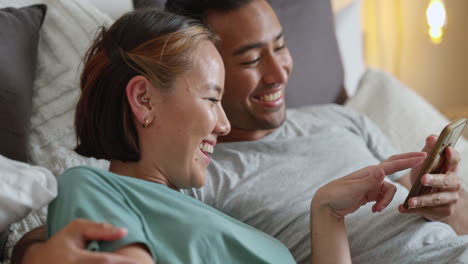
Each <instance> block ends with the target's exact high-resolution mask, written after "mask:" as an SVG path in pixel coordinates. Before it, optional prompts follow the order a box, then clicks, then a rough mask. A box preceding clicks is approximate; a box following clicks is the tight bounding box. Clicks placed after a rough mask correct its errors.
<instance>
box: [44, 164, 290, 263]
mask: <svg viewBox="0 0 468 264" xmlns="http://www.w3.org/2000/svg"><path fill="white" fill-rule="evenodd" d="M58 183H59V187H58V190H59V193H58V196H57V198H56V199H55V200H54V201H53V202H52V203H51V204H50V205H49V211H48V218H47V235H48V236H49V237H50V236H52V235H53V234H55V233H56V232H58V231H59V230H61V229H62V228H63V227H65V226H66V225H67V224H68V223H69V222H71V221H72V220H73V219H75V218H85V219H89V220H93V221H98V222H106V223H111V224H113V225H115V226H120V227H126V228H127V229H128V235H127V236H126V237H125V238H123V239H121V240H118V241H114V242H104V241H100V242H99V248H100V250H101V251H107V252H110V251H114V250H117V249H119V248H121V247H123V246H125V245H129V244H133V243H142V244H144V245H146V246H147V247H148V249H149V250H150V252H151V254H152V256H153V259H154V260H155V261H156V262H157V263H282V264H283V263H295V262H294V259H293V257H292V255H291V253H290V252H289V250H288V249H287V248H286V247H285V246H284V245H283V244H282V243H281V242H279V241H278V240H276V239H275V238H273V237H271V236H269V235H267V234H265V233H263V232H261V231H259V230H257V229H255V228H253V227H251V226H249V225H246V224H244V223H242V222H240V221H237V220H235V219H234V218H232V217H229V216H227V215H225V214H223V213H221V212H220V211H218V210H216V209H214V208H212V207H210V206H208V205H206V204H204V203H202V202H200V201H198V200H195V199H193V198H191V197H189V196H187V195H185V194H183V193H180V192H178V191H175V190H172V189H170V188H168V187H167V186H165V185H162V184H158V183H154V182H149V181H145V180H141V179H137V178H132V177H126V176H121V175H117V174H114V173H111V172H109V171H105V170H99V169H94V168H90V167H84V166H81V167H75V168H71V169H68V170H66V171H65V172H64V173H63V174H62V175H61V176H60V177H58Z"/></svg>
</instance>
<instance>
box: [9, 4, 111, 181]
mask: <svg viewBox="0 0 468 264" xmlns="http://www.w3.org/2000/svg"><path fill="white" fill-rule="evenodd" d="M8 3H10V4H14V6H24V5H28V4H33V3H45V4H46V5H47V7H48V10H47V14H46V17H45V20H44V24H43V26H42V30H41V37H40V40H39V47H38V67H37V73H36V80H35V82H34V88H33V99H32V103H33V109H32V118H31V135H30V145H29V148H30V157H31V163H33V164H36V165H39V166H43V167H46V168H48V169H49V170H50V171H52V173H53V174H55V175H59V174H61V173H62V172H63V170H64V169H66V168H69V167H72V166H76V165H82V164H87V165H92V166H97V167H101V168H107V166H108V162H106V161H97V160H95V159H87V158H83V157H81V156H79V155H77V154H76V153H75V152H74V151H73V148H74V146H75V144H76V139H75V133H74V126H73V120H74V108H75V105H76V101H77V100H78V96H79V94H80V88H79V75H80V72H81V66H82V65H81V64H82V63H81V61H82V58H83V56H84V54H85V52H86V50H87V48H88V47H89V46H90V44H91V41H92V40H93V39H94V37H95V36H96V32H97V29H98V28H99V27H100V26H102V25H106V26H109V25H110V24H112V22H113V20H112V19H110V18H109V17H108V16H107V15H106V14H104V13H102V12H101V11H99V10H98V9H97V8H96V7H95V6H93V5H90V4H87V3H85V2H83V1H78V0H14V1H11V0H10V1H8V0H4V2H3V1H2V3H1V4H2V5H7V4H8Z"/></svg>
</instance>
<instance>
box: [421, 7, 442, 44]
mask: <svg viewBox="0 0 468 264" xmlns="http://www.w3.org/2000/svg"><path fill="white" fill-rule="evenodd" d="M426 16H427V24H428V25H429V36H430V37H431V41H432V43H434V44H439V43H440V42H442V36H443V35H444V29H443V27H444V26H445V24H446V23H447V13H446V11H445V5H444V3H443V2H442V0H431V2H430V3H429V6H428V7H427V10H426Z"/></svg>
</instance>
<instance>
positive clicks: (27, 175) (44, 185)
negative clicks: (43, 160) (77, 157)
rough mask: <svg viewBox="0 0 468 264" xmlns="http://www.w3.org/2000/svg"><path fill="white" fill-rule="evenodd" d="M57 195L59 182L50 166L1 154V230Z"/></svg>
mask: <svg viewBox="0 0 468 264" xmlns="http://www.w3.org/2000/svg"><path fill="white" fill-rule="evenodd" d="M56 195H57V182H56V179H55V177H54V175H52V173H51V172H50V171H49V170H47V169H46V168H42V167H36V166H31V165H29V164H26V163H23V162H18V161H14V160H11V159H8V158H6V157H4V156H1V155H0V231H3V230H4V229H5V228H6V227H8V225H9V224H11V223H13V222H15V221H18V220H20V219H21V218H23V217H25V216H26V215H27V214H28V213H29V212H31V211H32V210H37V209H40V208H41V207H43V206H45V205H46V204H48V203H49V202H50V201H51V200H52V199H53V198H54V197H55V196H56Z"/></svg>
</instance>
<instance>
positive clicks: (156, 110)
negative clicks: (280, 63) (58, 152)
mask: <svg viewBox="0 0 468 264" xmlns="http://www.w3.org/2000/svg"><path fill="white" fill-rule="evenodd" d="M215 39H216V38H215V36H214V35H213V34H212V33H211V32H210V31H209V30H207V29H206V28H205V27H203V26H202V25H201V24H199V23H197V22H195V21H192V20H189V19H186V18H183V17H180V16H176V15H172V14H169V13H163V12H159V11H156V10H139V11H134V12H131V13H129V14H126V15H124V16H123V17H121V18H120V19H119V20H117V21H116V22H115V23H114V24H113V25H112V26H111V27H110V28H109V29H108V30H102V32H101V33H100V36H99V37H98V39H97V40H96V41H95V42H94V44H93V45H92V47H91V49H90V50H89V52H88V53H87V56H86V58H85V62H84V69H83V73H82V79H81V88H82V94H81V97H80V99H79V101H78V104H77V109H76V116H75V125H76V132H77V138H78V146H77V148H76V152H77V153H79V154H81V155H83V156H87V157H95V158H99V159H107V160H110V167H109V171H103V170H98V169H94V168H90V167H75V168H71V169H68V170H67V171H65V172H64V173H63V174H62V175H61V176H60V177H59V190H60V191H59V195H58V197H57V199H56V200H54V201H53V202H52V203H51V204H50V206H49V212H48V219H47V234H48V236H49V237H50V236H53V235H54V234H55V233H56V232H58V231H59V230H60V229H62V228H64V227H65V226H66V225H67V224H68V223H69V222H70V221H72V220H73V219H75V218H87V219H89V220H93V221H101V222H109V223H111V224H113V225H116V226H123V227H126V228H127V229H128V233H127V235H126V236H125V237H124V238H123V239H121V240H118V241H113V242H104V241H101V242H99V243H98V245H97V246H98V250H100V251H109V252H115V253H118V254H121V255H125V256H128V257H131V258H133V259H135V260H136V262H137V263H155V262H156V263H189V262H190V263H222V262H225V261H228V262H231V261H232V262H245V263H257V262H261V263H273V262H276V263H293V262H294V259H293V258H292V256H291V254H290V253H289V251H288V249H287V248H286V247H285V246H284V245H282V244H281V243H280V242H279V241H277V240H276V239H274V238H272V237H270V236H268V235H266V234H264V233H262V232H260V231H258V230H255V229H254V228H252V227H250V226H247V225H245V224H243V223H241V222H239V221H237V220H235V219H233V218H230V217H228V216H226V215H224V214H222V213H221V212H219V211H216V210H214V209H213V208H211V207H209V206H207V205H205V204H203V203H201V202H200V201H198V200H195V199H193V198H191V197H188V196H186V195H184V194H182V193H181V192H179V191H178V190H179V189H181V188H192V187H201V186H203V185H204V184H205V169H206V167H207V166H208V164H209V163H210V153H212V152H213V147H214V145H215V144H216V140H217V137H218V136H222V135H225V134H227V133H228V132H229V130H230V125H229V122H228V120H227V118H226V116H225V114H224V111H223V109H222V107H221V104H220V99H221V96H222V94H223V86H224V67H223V63H222V60H221V57H220V55H219V53H218V52H217V50H216V47H215V45H214V43H215Z"/></svg>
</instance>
